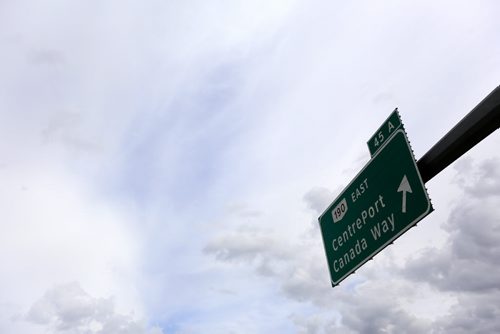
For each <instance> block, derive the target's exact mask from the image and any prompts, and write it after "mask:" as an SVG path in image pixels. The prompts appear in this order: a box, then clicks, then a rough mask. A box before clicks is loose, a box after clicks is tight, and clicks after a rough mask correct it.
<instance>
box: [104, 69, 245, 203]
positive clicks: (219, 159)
mask: <svg viewBox="0 0 500 334" xmlns="http://www.w3.org/2000/svg"><path fill="white" fill-rule="evenodd" d="M237 67H238V64H223V65H219V66H217V67H215V68H214V69H212V70H211V71H208V72H207V74H206V75H204V76H203V77H202V78H201V79H200V80H199V81H198V82H194V83H193V84H192V85H190V87H180V88H179V89H180V91H179V92H178V94H177V95H176V97H175V98H174V99H173V101H171V102H170V103H168V104H167V105H165V106H162V107H160V108H161V109H162V111H161V112H155V113H154V114H149V113H144V114H141V115H140V116H139V117H138V119H137V120H136V121H135V122H134V124H132V125H131V127H130V129H129V130H128V133H129V136H128V137H127V138H126V139H125V140H124V142H123V150H124V152H125V154H124V157H123V160H122V162H121V165H120V167H119V171H118V174H117V175H116V178H115V179H114V182H113V184H112V186H113V187H114V188H115V190H117V191H118V192H120V193H121V194H122V195H123V194H126V195H127V196H130V197H132V198H133V199H134V200H135V201H136V202H137V203H138V204H139V205H141V204H145V203H147V202H149V201H150V200H151V199H152V198H157V197H158V196H159V197H160V198H163V199H164V200H165V201H168V202H169V203H170V205H172V206H173V207H175V208H178V209H179V210H182V209H184V208H186V207H187V206H190V203H198V204H199V203H200V202H203V200H206V199H207V197H208V196H209V194H210V189H211V188H212V186H213V185H214V184H216V183H217V181H218V180H219V179H220V178H221V177H224V173H226V172H227V171H226V170H225V168H224V159H225V152H226V150H227V149H228V148H229V147H231V145H232V144H233V143H234V142H235V141H236V140H237V137H238V136H239V133H240V131H239V130H240V129H241V127H243V126H244V123H245V122H244V120H243V119H244V118H245V117H249V116H248V115H245V110H235V109H233V108H231V106H232V104H233V103H234V101H235V99H236V98H237V95H238V89H239V87H240V82H241V78H240V74H239V72H238V69H237Z"/></svg>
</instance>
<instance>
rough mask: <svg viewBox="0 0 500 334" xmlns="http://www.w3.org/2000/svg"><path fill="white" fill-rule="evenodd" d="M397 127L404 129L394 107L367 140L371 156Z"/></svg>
mask: <svg viewBox="0 0 500 334" xmlns="http://www.w3.org/2000/svg"><path fill="white" fill-rule="evenodd" d="M398 129H403V130H404V127H403V123H402V122H401V118H400V117H399V113H398V108H396V109H394V111H393V112H392V113H391V114H390V115H389V117H388V118H387V119H386V120H385V122H384V123H383V124H382V126H381V127H380V128H378V130H377V131H376V132H375V134H374V135H373V136H372V137H371V138H370V140H368V142H367V145H368V149H369V150H370V154H371V156H372V157H373V156H374V155H375V153H377V151H378V150H379V149H380V148H381V147H382V146H383V145H384V143H385V142H386V141H388V140H389V139H390V138H391V136H392V135H393V134H395V133H396V131H397V130H398Z"/></svg>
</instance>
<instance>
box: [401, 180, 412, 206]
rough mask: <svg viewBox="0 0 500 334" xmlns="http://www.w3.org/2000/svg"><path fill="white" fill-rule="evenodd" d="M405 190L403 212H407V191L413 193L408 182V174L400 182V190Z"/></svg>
mask: <svg viewBox="0 0 500 334" xmlns="http://www.w3.org/2000/svg"><path fill="white" fill-rule="evenodd" d="M401 191H402V192H403V207H402V208H401V210H402V211H403V213H406V193H407V192H408V193H411V192H412V191H411V187H410V183H409V182H408V179H407V178H406V175H404V176H403V179H402V180H401V183H400V184H399V188H398V192H401Z"/></svg>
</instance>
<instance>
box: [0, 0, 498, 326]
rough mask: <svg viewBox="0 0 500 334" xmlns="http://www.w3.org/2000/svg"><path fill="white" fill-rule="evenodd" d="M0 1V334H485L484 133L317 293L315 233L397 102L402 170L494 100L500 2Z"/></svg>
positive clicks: (488, 240) (488, 192) (321, 270)
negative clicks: (407, 142) (373, 245)
mask: <svg viewBox="0 0 500 334" xmlns="http://www.w3.org/2000/svg"><path fill="white" fill-rule="evenodd" d="M1 7H2V10H0V50H1V51H2V61H1V62H0V73H1V74H2V75H1V76H0V132H1V133H2V140H1V141H0V184H1V187H0V209H1V210H0V211H1V212H2V213H1V215H0V218H1V219H0V228H1V230H2V233H0V263H2V267H1V268H2V269H0V296H1V297H0V332H19V333H23V332H30V333H31V332H35V331H37V330H38V331H44V330H52V331H57V330H59V331H62V332H64V331H66V332H68V333H72V332H85V331H87V332H88V331H92V330H93V331H94V332H95V331H99V330H102V332H105V330H104V326H109V327H107V332H111V331H112V328H114V329H117V328H122V329H123V330H131V331H136V332H138V333H143V332H147V330H151V331H152V330H153V329H149V327H148V326H146V323H149V322H151V323H154V324H156V323H158V326H159V327H161V328H163V329H164V332H173V333H176V332H178V333H189V332H194V333H196V332H204V333H210V332H235V333H241V332H250V333H254V332H291V333H293V332H303V333H308V332H309V333H322V332H324V333H325V332H333V331H342V332H353V333H355V332H369V331H380V332H381V331H382V330H384V331H386V332H391V331H392V332H409V331H414V332H419V331H425V330H429V331H430V330H435V331H436V332H439V331H445V330H453V329H455V328H456V329H457V331H458V330H466V328H468V327H467V326H470V324H469V323H466V322H463V323H462V324H460V323H459V320H458V318H459V317H461V316H462V313H461V312H462V311H460V310H459V309H458V306H457V307H451V308H450V305H452V304H453V303H455V302H457V301H459V302H466V301H467V302H469V303H470V305H469V306H468V308H467V309H466V311H464V312H470V313H471V314H475V315H476V316H477V318H478V320H480V322H481V327H480V329H481V330H484V331H486V330H493V329H495V326H496V322H494V321H490V320H488V319H490V318H488V317H491V316H492V315H495V314H496V312H497V309H496V308H495V307H494V303H495V301H496V299H495V296H496V295H492V296H491V297H490V298H486V297H485V296H483V295H481V294H480V293H479V292H477V291H483V290H484V291H491V290H495V289H496V287H495V278H496V276H495V272H496V271H495V269H494V268H493V267H492V266H493V265H494V264H496V262H495V259H496V257H495V255H491V254H495V249H496V248H495V247H494V246H492V247H491V248H488V247H486V246H487V245H488V244H491V245H494V242H495V240H496V238H497V235H496V234H495V233H494V232H491V231H493V230H494V229H493V222H494V221H495V219H496V217H497V214H498V212H497V211H498V210H497V209H496V207H495V204H494V203H495V200H496V197H495V196H497V195H496V194H497V192H498V189H499V187H498V182H497V179H498V177H497V176H498V173H497V172H496V171H497V170H498V168H497V165H498V162H497V161H495V160H488V161H485V160H484V159H485V158H489V157H491V156H492V153H493V152H496V147H497V146H498V145H497V144H498V140H496V141H495V140H494V139H491V138H489V139H487V140H485V141H484V142H483V143H481V144H480V145H478V147H476V148H474V149H473V151H471V152H470V154H468V156H472V157H473V158H474V160H473V161H478V164H479V165H478V167H477V168H475V169H474V172H473V173H472V174H470V173H469V174H468V175H469V176H468V177H463V176H458V177H457V180H456V182H455V183H454V184H450V183H449V182H450V180H452V179H453V177H454V175H452V173H453V172H452V169H451V168H449V169H447V170H446V171H444V172H443V173H442V174H440V175H439V176H437V177H436V178H435V179H433V180H432V181H431V182H430V183H429V189H430V191H429V192H430V195H431V198H432V199H433V203H434V206H435V207H436V211H435V212H434V213H433V214H432V215H431V216H429V218H428V219H426V221H425V222H423V223H422V224H419V227H418V228H416V229H412V230H411V231H410V232H408V233H407V235H405V236H403V237H401V238H400V239H399V240H398V241H397V242H396V243H395V244H394V245H393V246H392V247H390V248H389V249H387V250H386V251H384V252H383V253H382V254H380V255H379V256H377V258H376V259H375V260H374V261H371V262H370V263H368V264H367V265H366V266H364V267H363V268H361V269H360V270H359V271H358V272H357V273H356V274H355V275H353V276H351V277H350V278H349V279H348V280H346V281H345V284H343V285H341V286H340V287H337V288H335V289H334V290H331V288H330V287H329V284H328V272H327V268H326V261H325V258H324V257H325V256H324V250H323V249H322V247H323V246H322V244H321V237H320V235H319V230H318V228H317V222H316V218H317V216H318V214H319V213H321V212H322V211H323V210H322V208H324V207H326V205H327V204H328V203H329V201H331V200H332V199H333V197H334V195H335V194H337V193H338V191H339V190H340V189H342V188H343V186H344V185H345V184H347V183H348V181H349V180H350V179H351V178H352V177H353V176H354V175H355V174H356V173H357V171H358V170H359V169H360V168H361V167H362V165H363V164H364V163H365V162H366V161H367V160H368V159H369V155H368V151H367V149H366V147H365V143H366V139H367V138H369V137H370V135H371V134H372V132H373V130H374V129H376V128H377V127H378V125H379V123H380V122H381V121H382V120H383V119H385V117H386V116H387V114H388V113H389V112H390V111H391V110H393V109H394V107H396V106H398V107H399V109H400V111H401V113H402V116H403V121H404V122H405V126H406V129H407V130H408V133H409V137H410V139H411V141H412V146H413V148H414V150H415V153H416V156H417V158H418V157H419V156H421V155H422V154H423V153H424V152H425V151H426V150H427V149H428V148H429V147H430V146H431V145H432V144H434V143H435V142H436V141H437V139H439V138H440V137H441V136H442V135H443V134H444V133H445V132H446V131H447V130H449V128H451V127H452V126H453V125H454V124H455V123H456V122H457V121H458V120H459V119H460V118H461V117H462V116H463V115H464V114H465V113H466V112H467V111H468V110H470V109H471V108H472V107H473V106H474V105H475V104H476V103H477V102H479V100H480V99H481V98H483V97H484V95H485V94H486V93H488V92H489V91H490V90H491V89H492V88H493V87H494V86H496V85H497V84H498V77H499V74H500V72H499V70H498V69H499V68H500V66H499V65H500V63H499V61H500V60H499V59H500V57H498V56H497V55H498V54H500V46H499V45H500V44H498V43H493V42H492V41H495V40H496V38H497V35H498V33H497V31H498V30H499V29H498V20H497V18H496V16H495V13H497V12H498V10H499V8H498V4H497V3H496V2H493V1H485V2H481V3H477V4H472V5H471V4H468V5H467V6H465V5H463V4H457V3H455V2H453V3H452V2H443V3H435V2H430V1H424V2H418V3H408V4H404V5H402V4H397V3H391V2H381V3H377V4H373V3H346V4H339V3H323V2H320V1H312V2H311V1H307V2H305V1H293V2H290V1H275V2H272V3H269V2H268V1H260V0H259V1H252V2H227V1H215V2H210V3H207V2H204V1H198V0H195V1H187V2H183V3H182V4H181V3H178V2H164V1H149V2H141V3H134V2H131V1H108V2H95V1H90V2H89V1H76V2H71V3H70V2H65V1H56V0H51V1H44V2H43V3H42V2H40V3H34V2H32V1H16V2H6V3H3V4H2V5H1ZM492 136H494V135H492ZM462 161H464V160H462ZM466 164H467V163H466V162H464V166H462V167H463V170H462V172H460V173H459V174H460V175H465V173H466V172H468V169H470V168H471V166H473V165H472V164H471V165H470V166H466ZM457 166H459V163H457ZM457 191H465V192H466V193H467V195H466V197H464V199H460V198H459V194H458V193H457ZM472 197H473V198H474V200H472V201H469V199H471V198H472ZM483 200H485V201H486V202H487V203H486V206H487V207H488V210H487V211H486V210H485V211H481V210H479V209H478V206H479V204H478V203H482V202H481V201H483ZM464 201H465V204H463V202H464ZM457 203H462V204H463V205H462V206H461V207H460V208H459V207H458V206H456V205H457ZM481 205H482V204H481ZM450 208H451V209H453V210H454V215H452V216H450V217H448V214H447V213H448V212H449V211H450V210H451V209H450ZM448 218H450V219H449V220H448ZM465 218H467V219H465ZM468 219H481V222H480V223H478V224H477V225H478V227H479V229H475V230H473V231H471V230H468V229H469V228H470V225H468V224H467V223H466V221H467V220H468ZM444 221H448V223H447V224H444V225H442V224H441V223H442V222H444ZM442 226H444V227H445V228H444V229H443V228H441V227H442ZM485 231H489V232H491V233H486V232H485ZM465 242H466V244H464V243H465ZM468 246H473V247H468ZM423 249H429V250H428V253H426V254H428V255H432V258H431V259H427V258H426V257H425V256H423V255H422V254H423V253H419V252H421V251H422V250H423ZM490 251H491V252H490ZM419 254H420V255H419ZM409 255H413V256H412V257H411V258H413V261H412V262H409V258H410V256H409ZM478 257H479V258H480V259H482V261H477V258H478ZM426 264H427V267H432V268H436V267H437V266H438V265H440V264H443V267H442V268H443V269H442V270H443V271H444V269H446V270H447V272H445V274H444V276H439V275H437V276H436V275H435V273H436V271H432V272H430V271H429V268H427V267H426ZM429 264H430V266H429ZM455 264H460V265H455ZM464 266H467V267H466V269H464V268H465V267H464ZM467 268H476V270H481V271H482V270H485V271H486V270H487V271H488V272H491V273H492V275H491V276H489V277H483V278H477V279H474V281H473V282H470V281H468V279H469V278H471V277H472V278H474V277H475V276H476V275H475V273H474V272H473V271H471V270H469V269H467ZM478 268H479V269H478ZM410 272H413V273H414V274H415V275H414V276H413V277H412V279H411V280H410V279H409V277H407V276H405V275H404V273H406V274H408V273H410ZM437 272H439V271H437ZM446 274H448V275H451V274H453V277H451V276H446ZM433 275H434V276H433ZM33 277H36V280H33ZM71 281H74V282H79V284H81V287H84V288H85V291H88V292H85V291H83V289H82V288H81V287H78V286H76V285H61V284H62V283H64V282H71ZM452 283H453V284H452ZM472 283H474V284H472ZM51 287H52V288H51ZM44 291H47V293H46V294H45V295H44V297H42V298H41V299H38V298H39V296H42V295H43V293H44ZM380 296H382V297H380ZM111 297H112V303H111V302H110V300H111V299H109V298H111ZM35 300H38V302H35ZM364 300H367V302H366V303H365V304H363V301H364ZM481 302H484V303H485V307H480V306H481V305H480V303H481ZM425 304H430V305H432V306H431V307H430V306H425ZM40 305H43V306H44V307H41V306H40ZM30 307H31V311H30V312H28V314H29V315H30V316H28V318H27V319H30V320H31V322H26V321H24V322H23V321H12V319H13V318H12V317H14V318H15V317H16V316H17V317H19V314H25V313H26V312H27V311H28V310H29V309H30ZM106 307H107V308H106ZM448 311H450V313H449V315H448V316H446V312H448ZM130 312H134V317H129V316H128V314H130ZM104 318H105V320H103V319H104ZM136 319H146V320H145V321H146V322H145V323H144V324H143V323H140V322H137V320H136ZM151 319H152V321H150V320H151ZM33 322H38V323H40V322H41V323H42V325H39V326H38V325H34V324H33ZM97 322H99V326H101V327H99V326H98V325H97ZM122 325H123V326H124V327H120V326H122ZM61 326H62V327H61ZM92 326H97V327H92ZM113 326H114V327H113ZM127 326H128V327H127ZM137 326H139V327H137ZM454 326H455V327H454ZM98 327H99V328H98ZM117 330H118V329H117ZM156 330H158V331H159V330H160V329H159V328H158V329H156ZM141 331H142V332H141Z"/></svg>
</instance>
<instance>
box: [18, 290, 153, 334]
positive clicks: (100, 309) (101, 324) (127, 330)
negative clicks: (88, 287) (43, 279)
mask: <svg viewBox="0 0 500 334" xmlns="http://www.w3.org/2000/svg"><path fill="white" fill-rule="evenodd" d="M25 320H26V321H27V322H30V323H33V324H37V325H40V326H43V327H44V328H45V329H46V330H48V331H50V332H54V333H64V334H90V333H95V334H99V333H123V334H161V333H162V331H161V330H160V329H158V328H156V327H155V328H151V329H147V328H146V326H145V324H144V323H142V322H140V321H137V320H135V319H134V317H133V316H132V315H122V314H118V313H117V312H116V311H115V309H114V303H113V300H112V299H104V298H94V297H92V296H90V295H89V294H88V293H86V292H85V291H84V290H83V289H82V288H81V287H80V285H79V284H78V283H69V284H64V285H59V286H56V287H54V288H52V289H50V290H48V291H47V292H46V293H45V294H44V295H43V296H42V298H40V299H39V300H37V301H36V302H35V303H34V304H33V305H32V306H31V308H30V309H29V311H28V313H27V314H26V316H25Z"/></svg>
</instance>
